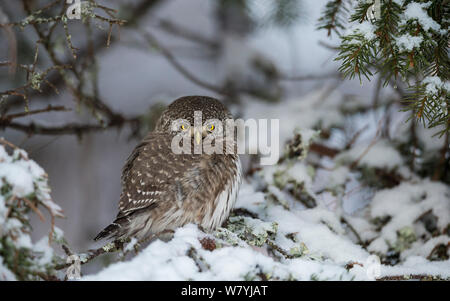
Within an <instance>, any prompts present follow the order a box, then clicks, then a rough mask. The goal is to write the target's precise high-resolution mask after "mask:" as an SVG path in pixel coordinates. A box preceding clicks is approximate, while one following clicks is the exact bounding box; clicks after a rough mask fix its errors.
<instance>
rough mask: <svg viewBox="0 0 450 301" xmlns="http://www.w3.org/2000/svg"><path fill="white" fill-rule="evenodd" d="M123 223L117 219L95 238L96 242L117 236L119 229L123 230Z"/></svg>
mask: <svg viewBox="0 0 450 301" xmlns="http://www.w3.org/2000/svg"><path fill="white" fill-rule="evenodd" d="M121 222H123V220H122V219H116V220H115V221H114V222H113V223H112V224H110V225H109V226H108V227H106V228H105V229H103V230H102V231H101V232H100V233H99V234H98V235H97V236H96V237H95V238H94V240H100V239H103V238H107V237H110V236H117V234H118V232H119V229H120V228H122V225H121Z"/></svg>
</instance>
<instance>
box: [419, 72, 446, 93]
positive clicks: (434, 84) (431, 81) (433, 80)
mask: <svg viewBox="0 0 450 301" xmlns="http://www.w3.org/2000/svg"><path fill="white" fill-rule="evenodd" d="M422 83H423V84H425V91H426V92H427V94H429V95H436V94H438V92H439V91H440V90H446V91H447V92H450V83H449V82H448V81H446V82H442V80H441V79H440V78H439V77H437V76H427V77H425V78H424V79H423V80H422Z"/></svg>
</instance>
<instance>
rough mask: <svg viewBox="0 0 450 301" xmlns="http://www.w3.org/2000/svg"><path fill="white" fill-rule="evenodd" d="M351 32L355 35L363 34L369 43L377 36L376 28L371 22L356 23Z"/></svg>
mask: <svg viewBox="0 0 450 301" xmlns="http://www.w3.org/2000/svg"><path fill="white" fill-rule="evenodd" d="M350 30H351V31H352V33H354V34H361V35H362V36H363V37H364V38H365V39H366V40H367V41H371V40H373V39H375V38H376V36H377V35H376V34H375V26H374V25H373V24H372V23H371V22H370V21H364V22H361V23H355V24H353V25H352V27H351V28H350Z"/></svg>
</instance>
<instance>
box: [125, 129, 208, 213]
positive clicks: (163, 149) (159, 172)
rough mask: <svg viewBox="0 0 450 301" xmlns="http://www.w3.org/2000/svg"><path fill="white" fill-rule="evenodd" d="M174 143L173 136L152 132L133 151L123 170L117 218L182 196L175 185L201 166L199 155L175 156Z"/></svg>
mask: <svg viewBox="0 0 450 301" xmlns="http://www.w3.org/2000/svg"><path fill="white" fill-rule="evenodd" d="M171 142H172V137H171V136H170V135H167V134H162V133H150V134H149V135H148V136H147V137H146V138H144V140H143V141H142V142H141V143H140V144H139V145H137V146H136V148H135V149H134V150H133V152H132V153H131V155H130V156H129V158H128V159H127V161H126V163H125V166H124V167H123V170H122V194H121V196H120V201H119V214H118V216H117V217H118V218H120V217H123V216H127V215H129V214H131V213H133V212H135V211H137V210H141V209H144V208H149V207H150V206H152V207H156V206H158V203H160V202H161V201H164V200H171V199H179V198H180V195H179V191H177V189H173V188H174V187H177V183H181V182H182V178H183V174H184V172H185V171H186V170H190V169H192V167H194V166H195V165H198V163H199V160H200V156H193V155H176V154H174V153H173V152H172V150H171Z"/></svg>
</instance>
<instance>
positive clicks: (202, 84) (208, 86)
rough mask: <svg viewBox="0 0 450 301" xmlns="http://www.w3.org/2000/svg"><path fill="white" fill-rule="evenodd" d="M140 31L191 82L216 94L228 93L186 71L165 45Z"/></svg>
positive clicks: (145, 32)
mask: <svg viewBox="0 0 450 301" xmlns="http://www.w3.org/2000/svg"><path fill="white" fill-rule="evenodd" d="M141 32H142V36H143V37H144V38H145V40H146V41H147V42H148V44H149V45H150V46H152V47H155V48H156V49H158V50H159V51H160V52H161V54H162V55H163V56H164V57H165V58H166V59H167V61H168V62H169V63H170V64H171V65H172V66H173V67H174V68H175V69H177V70H178V72H180V73H181V74H183V75H184V76H185V77H186V78H187V79H189V80H190V81H191V82H193V83H194V84H197V85H198V86H200V87H203V88H205V89H208V90H211V91H213V92H216V93H217V94H220V95H228V94H229V93H227V92H226V91H225V89H223V88H222V87H219V86H215V85H213V84H210V83H207V82H205V81H203V80H201V79H199V78H197V76H195V75H194V74H192V73H191V72H190V71H188V70H187V69H186V68H184V67H183V66H182V65H181V64H180V63H179V62H178V61H177V60H176V59H175V57H174V56H173V55H172V53H171V52H170V51H169V50H168V49H167V48H165V47H163V46H162V45H161V44H160V43H159V42H158V40H156V39H155V37H154V36H153V35H151V34H150V33H148V32H147V31H141Z"/></svg>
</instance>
